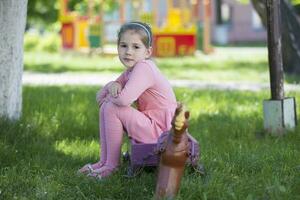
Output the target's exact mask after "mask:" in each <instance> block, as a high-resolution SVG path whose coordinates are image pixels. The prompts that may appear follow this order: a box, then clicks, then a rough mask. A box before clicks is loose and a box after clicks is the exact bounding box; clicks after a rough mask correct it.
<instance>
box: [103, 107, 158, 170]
mask: <svg viewBox="0 0 300 200" xmlns="http://www.w3.org/2000/svg"><path fill="white" fill-rule="evenodd" d="M99 118H100V143H101V157H100V158H101V159H100V160H101V161H100V162H101V163H104V166H106V167H108V168H111V169H113V168H116V167H117V166H118V165H119V161H120V154H121V146H122V138H123V132H124V130H125V131H126V132H127V133H128V136H129V137H131V138H133V139H135V140H137V141H139V142H143V143H155V142H157V133H156V132H157V127H155V124H154V123H153V122H152V121H151V120H150V119H149V118H148V117H147V116H146V115H144V114H143V113H141V112H139V111H138V110H136V109H134V108H132V107H130V106H128V107H120V106H117V105H115V104H113V103H111V102H104V103H103V104H102V105H101V108H100V112H99Z"/></svg>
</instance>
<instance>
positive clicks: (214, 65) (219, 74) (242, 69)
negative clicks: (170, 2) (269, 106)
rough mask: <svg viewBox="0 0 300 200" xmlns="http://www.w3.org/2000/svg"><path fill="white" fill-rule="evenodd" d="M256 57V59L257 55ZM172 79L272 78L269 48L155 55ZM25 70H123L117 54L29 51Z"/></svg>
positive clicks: (266, 79) (83, 71) (266, 80)
mask: <svg viewBox="0 0 300 200" xmlns="http://www.w3.org/2000/svg"><path fill="white" fill-rule="evenodd" d="M254 58H255V59H254ZM155 60H156V61H157V63H158V66H159V68H160V69H161V70H162V72H163V73H164V74H165V75H166V76H167V77H168V78H169V79H191V80H201V81H224V82H225V81H227V82H228V81H238V82H258V83H265V82H267V83H268V82H269V73H268V64H267V51H266V48H262V47H261V48H255V49H253V48H247V49H246V48H220V47H219V48H216V51H215V53H214V54H212V55H203V54H198V55H197V56H193V57H181V58H179V57H177V58H155ZM24 69H25V71H34V72H43V73H61V72H73V73H102V74H108V73H121V72H122V70H123V67H122V65H121V63H120V62H119V59H118V57H117V56H106V57H105V56H102V57H100V56H88V55H85V56H84V55H82V54H81V55H80V54H71V53H61V54H49V53H44V52H25V55H24Z"/></svg>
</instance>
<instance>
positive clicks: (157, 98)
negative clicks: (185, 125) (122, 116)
mask: <svg viewBox="0 0 300 200" xmlns="http://www.w3.org/2000/svg"><path fill="white" fill-rule="evenodd" d="M116 81H117V82H118V83H120V84H121V86H122V91H121V93H120V94H119V95H118V96H117V97H115V98H114V97H109V101H111V102H113V103H114V104H116V105H118V106H129V105H130V104H132V103H133V102H134V101H137V109H138V110H139V111H140V112H142V113H144V114H145V115H146V116H147V117H148V118H150V120H152V121H153V122H154V123H155V124H156V125H157V126H158V127H157V128H160V129H161V130H162V131H167V130H169V129H170V128H171V120H172V118H173V115H174V113H175V109H176V106H177V102H176V97H175V94H174V92H173V89H172V87H171V85H170V83H169V82H168V81H167V79H166V78H165V77H164V76H163V75H162V73H161V72H160V70H159V69H158V68H157V66H156V64H155V63H154V62H153V61H152V60H143V61H140V62H138V63H137V64H136V65H135V66H134V67H133V68H130V69H128V70H126V71H125V72H123V73H122V74H121V75H120V77H119V78H117V80H116ZM106 93H107V92H106Z"/></svg>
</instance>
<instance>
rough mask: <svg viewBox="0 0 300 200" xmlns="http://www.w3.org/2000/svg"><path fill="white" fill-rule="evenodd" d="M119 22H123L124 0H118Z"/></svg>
mask: <svg viewBox="0 0 300 200" xmlns="http://www.w3.org/2000/svg"><path fill="white" fill-rule="evenodd" d="M119 13H120V23H121V24H123V23H124V22H125V0H120V10H119Z"/></svg>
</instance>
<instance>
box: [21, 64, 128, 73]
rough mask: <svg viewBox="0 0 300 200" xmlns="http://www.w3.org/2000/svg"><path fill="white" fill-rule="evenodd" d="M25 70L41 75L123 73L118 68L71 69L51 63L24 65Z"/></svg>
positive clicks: (67, 66)
mask: <svg viewBox="0 0 300 200" xmlns="http://www.w3.org/2000/svg"><path fill="white" fill-rule="evenodd" d="M24 69H25V70H26V71H33V72H40V73H63V72H98V73H101V72H110V73H121V72H122V68H120V67H116V68H111V67H101V68H99V67H98V68H97V67H84V66H83V67H78V68H77V67H70V66H69V65H59V66H58V65H55V64H51V63H47V64H41V63H38V64H30V66H28V64H26V63H25V64H24Z"/></svg>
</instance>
